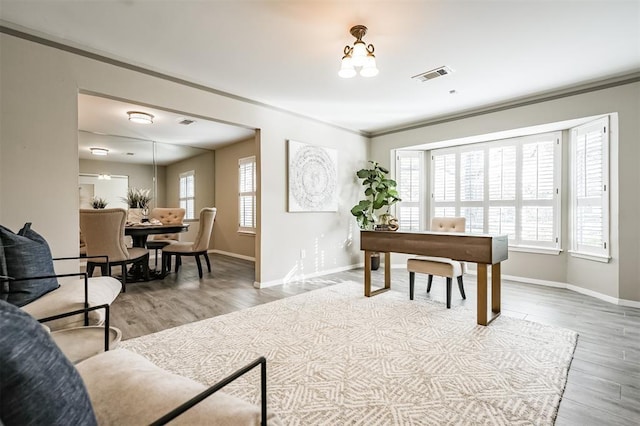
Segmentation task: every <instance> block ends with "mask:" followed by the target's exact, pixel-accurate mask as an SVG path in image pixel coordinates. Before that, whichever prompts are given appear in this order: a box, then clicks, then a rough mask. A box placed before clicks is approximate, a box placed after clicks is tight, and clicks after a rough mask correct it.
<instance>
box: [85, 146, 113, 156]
mask: <svg viewBox="0 0 640 426" xmlns="http://www.w3.org/2000/svg"><path fill="white" fill-rule="evenodd" d="M89 151H91V154H93V155H108V154H109V150H108V149H106V148H89Z"/></svg>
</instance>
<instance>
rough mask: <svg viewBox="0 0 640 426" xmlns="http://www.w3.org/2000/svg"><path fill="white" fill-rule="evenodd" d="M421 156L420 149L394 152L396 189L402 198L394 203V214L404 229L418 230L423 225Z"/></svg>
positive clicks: (422, 166)
mask: <svg viewBox="0 0 640 426" xmlns="http://www.w3.org/2000/svg"><path fill="white" fill-rule="evenodd" d="M423 157H424V152H422V151H397V154H396V182H397V184H398V185H397V190H398V194H399V196H400V198H401V199H402V201H400V202H399V203H397V204H396V216H397V217H398V223H399V225H400V229H401V230H404V231H418V230H420V229H422V227H423V226H424V223H423V222H424V219H425V217H424V216H425V215H424V214H422V212H423V211H424V208H423V207H422V206H423V199H422V198H423V192H424V189H423V185H424V179H423V177H422V176H423V169H424V165H423V162H424V160H423Z"/></svg>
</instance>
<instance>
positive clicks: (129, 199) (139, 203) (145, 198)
mask: <svg viewBox="0 0 640 426" xmlns="http://www.w3.org/2000/svg"><path fill="white" fill-rule="evenodd" d="M150 194H151V190H150V189H138V188H129V189H128V190H127V196H126V197H122V201H124V202H125V203H127V205H128V206H129V208H131V209H148V208H149V203H150V202H151V195H150Z"/></svg>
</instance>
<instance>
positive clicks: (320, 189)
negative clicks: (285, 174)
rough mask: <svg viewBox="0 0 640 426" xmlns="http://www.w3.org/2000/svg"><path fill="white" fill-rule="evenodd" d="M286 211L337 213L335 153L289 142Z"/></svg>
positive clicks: (336, 161)
mask: <svg viewBox="0 0 640 426" xmlns="http://www.w3.org/2000/svg"><path fill="white" fill-rule="evenodd" d="M288 148H289V211H290V212H335V211H338V196H337V186H338V153H337V151H336V150H335V149H331V148H325V147H322V146H315V145H309V144H306V143H302V142H296V141H292V140H289V146H288Z"/></svg>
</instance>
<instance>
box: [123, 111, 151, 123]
mask: <svg viewBox="0 0 640 426" xmlns="http://www.w3.org/2000/svg"><path fill="white" fill-rule="evenodd" d="M127 114H128V115H129V121H133V122H134V123H140V124H153V115H151V114H147V113H146V112H140V111H127Z"/></svg>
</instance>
